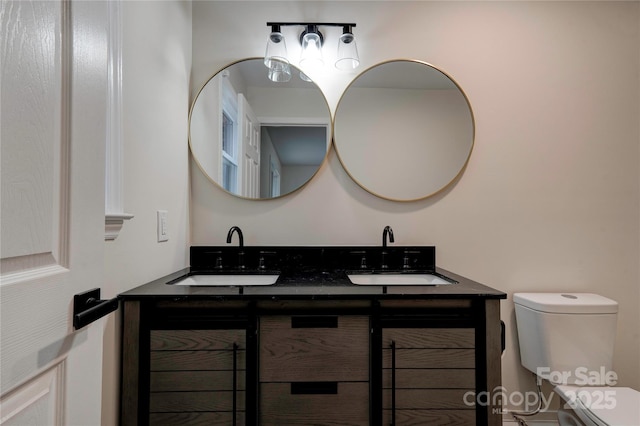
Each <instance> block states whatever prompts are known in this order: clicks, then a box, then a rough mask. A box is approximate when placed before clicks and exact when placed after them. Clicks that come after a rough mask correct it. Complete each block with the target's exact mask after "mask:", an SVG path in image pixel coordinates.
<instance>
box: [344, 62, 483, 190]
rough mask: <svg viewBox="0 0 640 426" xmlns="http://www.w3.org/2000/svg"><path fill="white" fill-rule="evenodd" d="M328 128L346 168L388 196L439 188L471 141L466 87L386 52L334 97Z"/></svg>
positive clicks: (461, 163) (460, 164)
mask: <svg viewBox="0 0 640 426" xmlns="http://www.w3.org/2000/svg"><path fill="white" fill-rule="evenodd" d="M416 71H418V72H417V73H416ZM432 79H433V82H432ZM396 114H397V115H396ZM426 126H429V128H428V129H429V131H431V132H432V133H431V134H429V133H428V132H426V131H425V129H426ZM333 128H334V129H333V132H334V140H333V144H334V148H335V150H336V153H337V155H338V159H339V160H340V162H341V163H342V166H343V168H344V169H345V171H346V172H347V174H348V175H349V176H350V177H351V179H352V180H353V181H354V182H356V183H357V184H358V185H359V186H360V187H362V188H363V189H364V190H366V191H367V192H369V193H371V194H373V195H375V196H377V197H380V198H383V199H387V200H391V201H407V202H410V201H417V200H422V199H425V198H428V197H431V196H433V195H435V194H437V193H439V192H441V191H443V190H444V189H445V188H447V187H448V186H449V185H451V184H452V183H453V182H454V181H455V180H456V179H457V178H458V177H459V176H460V175H461V174H462V172H463V171H464V169H465V167H466V165H467V163H468V161H469V158H470V157H471V152H472V151H473V146H474V143H475V118H474V115H473V109H472V108H471V104H470V102H469V99H468V97H467V95H466V94H465V93H464V91H463V90H462V88H461V87H460V86H459V85H458V83H457V82H456V81H455V80H454V79H453V78H451V76H449V75H448V74H447V73H445V72H444V71H442V70H440V69H438V68H437V67H435V66H433V65H431V64H429V63H426V62H422V61H418V60H389V61H385V62H382V63H379V64H376V65H374V66H372V67H370V68H368V69H366V70H364V71H363V72H362V73H360V74H359V75H358V76H357V77H356V78H355V79H354V80H353V81H352V82H351V83H350V84H349V86H348V87H347V88H346V89H345V91H344V93H343V94H342V96H341V98H340V100H339V102H338V105H337V108H336V112H335V117H334V124H333ZM402 135H406V138H403V136H402ZM417 142H419V143H417Z"/></svg>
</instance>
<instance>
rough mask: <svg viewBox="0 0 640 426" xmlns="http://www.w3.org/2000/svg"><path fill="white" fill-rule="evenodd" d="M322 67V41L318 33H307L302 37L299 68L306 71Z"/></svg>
mask: <svg viewBox="0 0 640 426" xmlns="http://www.w3.org/2000/svg"><path fill="white" fill-rule="evenodd" d="M323 65H324V60H323V59H322V39H321V38H320V35H319V34H318V33H315V32H308V33H306V34H305V35H304V36H303V37H302V57H301V58H300V66H301V67H304V68H307V69H315V68H321V67H322V66H323Z"/></svg>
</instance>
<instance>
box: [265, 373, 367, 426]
mask: <svg viewBox="0 0 640 426" xmlns="http://www.w3.org/2000/svg"><path fill="white" fill-rule="evenodd" d="M292 385H293V386H295V384H292V383H262V384H261V385H260V424H261V425H262V426H271V425H273V426H282V425H287V426H308V425H314V424H318V425H319V424H323V425H329V424H330V425H331V426H360V425H362V426H365V425H369V385H368V383H341V382H339V383H337V389H336V391H337V393H334V394H313V393H298V394H292V390H293V389H292ZM293 391H294V392H295V390H293Z"/></svg>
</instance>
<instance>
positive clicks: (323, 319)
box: [291, 316, 338, 328]
mask: <svg viewBox="0 0 640 426" xmlns="http://www.w3.org/2000/svg"><path fill="white" fill-rule="evenodd" d="M291 328H338V317H337V316H294V317H291Z"/></svg>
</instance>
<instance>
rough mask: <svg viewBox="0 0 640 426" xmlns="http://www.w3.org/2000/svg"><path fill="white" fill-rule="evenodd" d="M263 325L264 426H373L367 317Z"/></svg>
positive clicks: (267, 320) (264, 320) (265, 320)
mask: <svg viewBox="0 0 640 426" xmlns="http://www.w3.org/2000/svg"><path fill="white" fill-rule="evenodd" d="M259 322H260V332H259V336H260V345H259V347H260V349H259V353H260V355H259V365H260V373H259V380H260V416H259V418H260V424H261V425H263V426H271V425H273V426H281V425H291V426H294V425H296V426H297V425H299V426H307V425H312V424H327V425H335V426H338V425H343V426H348V425H349V426H366V425H369V328H370V327H369V317H368V316H364V315H358V316H351V315H283V316H261V317H260V318H259Z"/></svg>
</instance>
